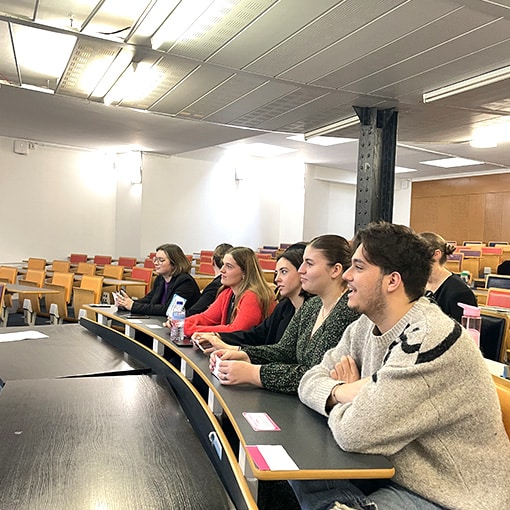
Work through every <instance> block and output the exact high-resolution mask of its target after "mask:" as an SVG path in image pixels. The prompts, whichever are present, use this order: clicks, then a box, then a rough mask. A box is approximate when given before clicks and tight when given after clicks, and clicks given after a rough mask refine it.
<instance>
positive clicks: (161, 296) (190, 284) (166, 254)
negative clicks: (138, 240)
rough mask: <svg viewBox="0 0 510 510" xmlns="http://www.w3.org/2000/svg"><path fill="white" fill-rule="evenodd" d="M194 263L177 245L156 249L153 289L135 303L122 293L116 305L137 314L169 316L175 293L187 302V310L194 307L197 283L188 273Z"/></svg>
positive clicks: (197, 292) (162, 246)
mask: <svg viewBox="0 0 510 510" xmlns="http://www.w3.org/2000/svg"><path fill="white" fill-rule="evenodd" d="M190 271H191V262H190V261H189V260H188V259H187V258H186V255H184V252H183V251H182V249H181V248H180V246H177V245H176V244H163V245H161V246H158V247H157V248H156V256H155V257H154V272H155V273H156V274H157V275H158V276H157V277H156V280H155V281H154V286H153V288H152V290H151V291H150V292H149V293H148V294H147V295H146V296H144V297H143V298H141V299H136V300H133V299H131V298H130V297H129V296H128V295H127V294H126V292H124V291H121V293H120V295H119V296H118V299H117V306H118V307H119V308H121V309H122V308H124V309H126V310H130V311H131V313H135V314H147V315H163V316H164V315H166V310H167V308H168V305H169V304H170V301H172V297H173V295H174V294H178V295H179V296H181V297H183V298H184V299H186V303H185V307H186V308H188V307H189V306H192V305H193V304H194V303H195V302H196V301H197V300H198V298H199V297H200V289H199V288H198V285H197V282H196V281H195V280H194V279H193V277H192V276H191V275H190V274H189V272H190Z"/></svg>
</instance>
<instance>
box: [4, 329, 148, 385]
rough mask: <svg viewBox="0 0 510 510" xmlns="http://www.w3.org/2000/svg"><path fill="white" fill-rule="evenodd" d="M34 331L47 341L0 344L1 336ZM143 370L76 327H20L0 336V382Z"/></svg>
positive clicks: (133, 360) (144, 368) (130, 359)
mask: <svg viewBox="0 0 510 510" xmlns="http://www.w3.org/2000/svg"><path fill="white" fill-rule="evenodd" d="M24 331H38V332H40V333H43V334H45V335H47V336H48V338H38V339H33V340H17V341H13V342H2V338H3V337H4V335H5V334H8V335H9V334H11V333H17V332H24ZM141 371H147V367H146V366H145V365H143V364H142V363H140V362H139V361H137V360H136V359H134V358H132V357H130V356H126V355H125V353H123V352H121V351H119V350H118V349H115V348H114V347H112V346H111V345H110V344H108V343H107V342H102V341H101V340H98V338H97V336H96V335H93V334H92V333H90V332H89V331H87V330H86V329H84V328H83V327H81V326H80V325H79V324H66V325H62V326H36V327H30V326H24V327H18V328H7V329H3V330H2V333H1V334H0V379H1V380H2V381H4V382H5V381H12V380H16V379H47V378H54V377H68V376H77V375H92V374H94V375H97V374H107V373H129V372H131V373H138V372H141Z"/></svg>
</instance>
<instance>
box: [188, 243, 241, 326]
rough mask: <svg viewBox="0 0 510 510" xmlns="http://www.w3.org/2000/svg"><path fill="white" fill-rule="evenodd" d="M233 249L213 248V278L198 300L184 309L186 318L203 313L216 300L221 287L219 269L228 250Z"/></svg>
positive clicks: (224, 246) (223, 245) (225, 247)
mask: <svg viewBox="0 0 510 510" xmlns="http://www.w3.org/2000/svg"><path fill="white" fill-rule="evenodd" d="M231 248H233V246H232V245H231V244H228V243H222V244H219V245H218V246H216V248H214V252H213V256H212V267H213V269H214V278H213V280H212V281H211V282H210V283H209V284H207V286H206V287H205V288H204V289H203V290H202V294H201V295H200V299H199V300H198V301H197V302H196V303H195V304H194V305H193V306H191V307H189V308H187V309H186V316H187V317H189V316H190V315H196V314H197V313H202V312H205V310H207V309H208V308H209V305H210V304H211V303H212V302H213V301H214V300H215V299H216V296H217V295H218V290H219V289H220V287H221V274H220V269H221V266H222V265H223V256H224V255H225V253H227V251H228V250H230V249H231Z"/></svg>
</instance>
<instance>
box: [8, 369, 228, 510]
mask: <svg viewBox="0 0 510 510" xmlns="http://www.w3.org/2000/svg"><path fill="white" fill-rule="evenodd" d="M0 458H1V459H2V462H1V463H0V508H2V509H9V510H18V509H19V510H26V509H64V508H65V509H86V508H87V509H88V508H91V509H114V508H118V509H125V510H129V509H140V508H146V509H150V508H154V509H160V508H161V509H171V508H175V509H182V510H210V509H211V508H214V509H221V510H223V509H229V510H234V505H233V504H232V503H231V501H230V499H229V498H228V496H227V495H226V492H225V489H224V487H223V485H222V483H221V481H220V480H219V478H218V475H217V474H216V471H215V470H214V468H213V467H212V465H211V463H210V462H209V459H208V457H207V455H206V454H205V452H204V449H203V447H202V445H201V443H200V442H199V440H198V438H197V436H196V435H195V433H194V432H193V429H192V427H191V426H190V424H189V422H188V420H187V417H186V415H185V414H184V412H183V411H182V409H181V408H180V406H179V404H178V403H177V402H176V400H175V398H174V397H173V395H172V393H171V390H170V389H169V388H168V386H167V384H166V383H165V382H163V381H161V380H160V379H158V378H155V377H154V378H151V377H149V376H147V375H138V376H129V375H125V376H122V377H90V378H76V379H44V380H23V381H9V382H8V383H7V384H6V385H5V386H4V388H3V389H2V391H1V392H0Z"/></svg>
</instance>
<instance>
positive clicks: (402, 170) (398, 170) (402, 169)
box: [395, 166, 416, 174]
mask: <svg viewBox="0 0 510 510" xmlns="http://www.w3.org/2000/svg"><path fill="white" fill-rule="evenodd" d="M409 172H416V170H415V169H414V168H406V167H405V166H396V167H395V173H396V174H407V173H409Z"/></svg>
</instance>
